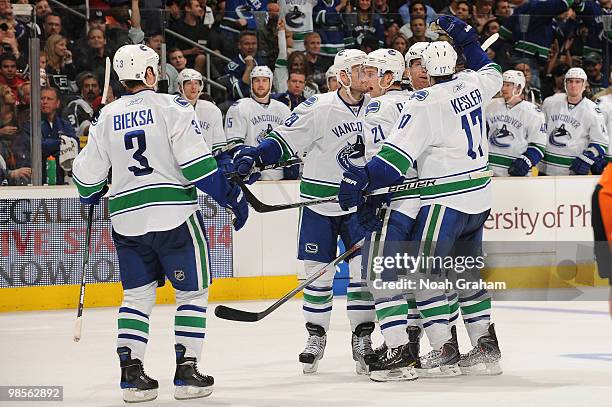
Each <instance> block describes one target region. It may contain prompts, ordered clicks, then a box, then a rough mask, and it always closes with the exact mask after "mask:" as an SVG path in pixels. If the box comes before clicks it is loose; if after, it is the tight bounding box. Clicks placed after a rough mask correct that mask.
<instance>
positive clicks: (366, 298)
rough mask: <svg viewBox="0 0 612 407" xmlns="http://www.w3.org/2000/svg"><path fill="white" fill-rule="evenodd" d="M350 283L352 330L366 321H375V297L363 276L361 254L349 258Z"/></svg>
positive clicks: (349, 316) (348, 302)
mask: <svg viewBox="0 0 612 407" xmlns="http://www.w3.org/2000/svg"><path fill="white" fill-rule="evenodd" d="M349 273H350V276H351V280H350V283H349V285H348V288H347V291H346V312H347V314H348V319H349V322H350V324H351V331H353V332H355V328H357V326H359V325H360V324H363V323H365V322H374V321H375V319H376V313H375V311H374V297H373V296H372V294H371V293H370V289H369V288H368V284H367V283H366V282H365V281H364V280H363V278H362V276H361V256H355V257H353V258H352V259H350V260H349Z"/></svg>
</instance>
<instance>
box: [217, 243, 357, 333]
mask: <svg viewBox="0 0 612 407" xmlns="http://www.w3.org/2000/svg"><path fill="white" fill-rule="evenodd" d="M362 245H363V240H362V241H360V242H359V243H356V244H355V245H353V246H352V247H351V248H349V249H348V250H347V251H345V252H344V253H342V254H341V255H340V256H338V257H336V258H335V259H334V260H332V261H331V262H329V263H327V264H326V265H325V266H324V267H322V268H321V269H320V270H319V271H317V272H315V273H314V274H313V275H311V276H310V277H308V278H307V279H306V280H304V281H303V282H302V283H300V284H299V285H298V286H297V287H295V288H294V289H293V290H291V291H289V292H288V293H287V294H285V295H284V296H283V297H282V298H281V299H279V300H278V301H276V302H275V303H274V304H272V305H270V306H269V307H268V308H266V309H265V310H263V311H261V312H249V311H242V310H239V309H236V308H231V307H227V306H225V305H218V306H217V307H216V308H215V315H216V316H217V317H219V318H222V319H227V320H230V321H239V322H257V321H259V320H261V319H263V318H265V317H266V316H267V315H269V314H271V313H272V312H273V311H274V310H276V309H277V308H278V307H280V306H281V305H283V304H284V303H286V302H287V301H289V300H290V299H291V298H293V297H294V296H295V295H296V294H297V293H299V292H300V291H302V290H303V289H304V288H306V287H307V286H308V285H309V284H310V283H312V282H313V281H315V280H316V279H318V278H319V277H321V276H322V275H323V274H325V273H327V272H331V271H330V268H331V267H333V268H334V270H335V267H336V266H337V265H338V264H339V263H340V262H342V261H344V260H346V259H347V258H348V257H349V256H351V255H352V254H353V253H355V252H357V250H359V249H361V246H362Z"/></svg>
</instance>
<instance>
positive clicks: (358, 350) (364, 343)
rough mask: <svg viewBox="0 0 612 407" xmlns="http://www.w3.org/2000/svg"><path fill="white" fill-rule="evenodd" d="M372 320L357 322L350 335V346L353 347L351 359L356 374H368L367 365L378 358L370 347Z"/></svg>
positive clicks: (372, 329)
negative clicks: (353, 362)
mask: <svg viewBox="0 0 612 407" xmlns="http://www.w3.org/2000/svg"><path fill="white" fill-rule="evenodd" d="M372 332H374V322H366V323H363V324H359V325H358V326H357V327H356V328H355V332H353V335H352V336H351V347H352V348H353V360H354V361H355V370H356V371H357V374H368V373H369V370H368V365H370V364H372V363H374V362H376V361H377V360H378V355H377V354H376V353H375V352H374V350H373V349H372V338H371V337H370V335H371V334H372Z"/></svg>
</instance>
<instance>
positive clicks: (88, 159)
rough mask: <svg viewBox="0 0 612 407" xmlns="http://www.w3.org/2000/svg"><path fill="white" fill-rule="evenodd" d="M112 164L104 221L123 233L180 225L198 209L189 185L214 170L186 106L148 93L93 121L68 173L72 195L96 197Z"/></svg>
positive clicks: (127, 98)
mask: <svg viewBox="0 0 612 407" xmlns="http://www.w3.org/2000/svg"><path fill="white" fill-rule="evenodd" d="M111 167H112V168H113V180H112V181H113V182H112V185H111V187H110V195H109V202H108V209H109V212H110V216H111V222H112V224H113V228H114V230H116V231H117V232H118V233H120V234H122V235H127V236H138V235H143V234H145V233H148V232H153V231H162V230H170V229H173V228H175V227H177V226H179V225H181V224H182V223H183V222H185V220H186V219H187V218H188V217H189V216H191V214H193V213H194V212H195V211H196V210H197V209H198V204H197V193H196V188H195V187H194V186H193V185H192V182H194V181H199V180H202V179H204V178H206V177H209V176H212V175H213V174H214V173H215V172H216V171H217V164H216V162H215V159H214V158H213V157H212V155H211V153H210V150H209V149H208V147H207V146H206V143H205V142H204V139H203V137H202V130H201V129H200V126H199V124H198V122H197V118H196V115H195V111H194V109H193V107H192V106H191V104H190V103H189V102H188V101H186V100H184V99H183V98H181V97H180V96H173V95H165V94H157V93H155V92H154V91H152V90H143V91H140V92H136V93H134V94H131V95H124V96H122V97H121V98H120V99H118V100H116V101H114V102H113V103H111V104H109V105H108V106H106V107H104V108H103V109H102V111H101V112H100V116H99V117H98V120H97V122H93V123H92V125H91V127H90V129H89V141H88V143H87V145H86V146H85V148H84V149H83V150H82V151H81V152H80V153H79V155H78V157H77V158H76V159H75V160H74V164H73V169H72V171H73V179H74V181H75V184H76V185H77V188H78V190H79V194H80V195H81V196H83V197H89V196H92V195H93V194H95V193H97V192H99V191H100V190H101V189H102V188H103V187H104V185H105V184H106V178H107V174H108V170H109V169H110V168H111Z"/></svg>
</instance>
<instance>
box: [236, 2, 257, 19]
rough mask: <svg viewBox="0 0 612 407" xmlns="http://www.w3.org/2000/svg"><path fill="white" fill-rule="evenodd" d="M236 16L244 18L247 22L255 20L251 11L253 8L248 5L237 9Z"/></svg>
mask: <svg viewBox="0 0 612 407" xmlns="http://www.w3.org/2000/svg"><path fill="white" fill-rule="evenodd" d="M235 11H236V15H237V16H238V18H243V19H245V20H248V19H251V18H253V13H252V11H251V8H250V7H249V6H247V5H241V6H238V7H236V10H235Z"/></svg>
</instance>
